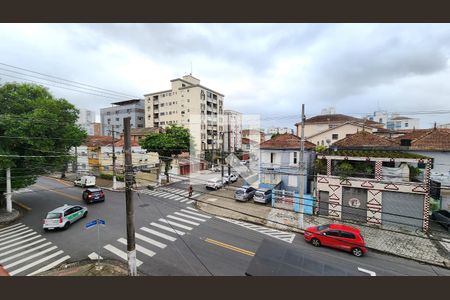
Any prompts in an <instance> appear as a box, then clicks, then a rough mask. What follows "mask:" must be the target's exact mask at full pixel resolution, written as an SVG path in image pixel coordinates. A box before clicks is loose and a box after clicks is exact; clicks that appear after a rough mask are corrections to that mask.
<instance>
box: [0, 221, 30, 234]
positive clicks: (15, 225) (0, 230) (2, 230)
mask: <svg viewBox="0 0 450 300" xmlns="http://www.w3.org/2000/svg"><path fill="white" fill-rule="evenodd" d="M19 225H22V226H25V225H23V224H22V223H17V224H14V225H11V226H7V227H3V228H2V229H0V233H1V232H4V231H5V230H7V229H11V228H14V227H17V226H19Z"/></svg>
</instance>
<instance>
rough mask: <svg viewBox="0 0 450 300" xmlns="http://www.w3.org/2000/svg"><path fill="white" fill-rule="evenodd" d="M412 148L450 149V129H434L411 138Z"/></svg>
mask: <svg viewBox="0 0 450 300" xmlns="http://www.w3.org/2000/svg"><path fill="white" fill-rule="evenodd" d="M409 149H411V150H430V151H450V130H448V129H432V130H429V131H428V132H427V133H425V134H424V135H422V136H421V137H418V138H416V139H414V140H411V146H410V147H409Z"/></svg>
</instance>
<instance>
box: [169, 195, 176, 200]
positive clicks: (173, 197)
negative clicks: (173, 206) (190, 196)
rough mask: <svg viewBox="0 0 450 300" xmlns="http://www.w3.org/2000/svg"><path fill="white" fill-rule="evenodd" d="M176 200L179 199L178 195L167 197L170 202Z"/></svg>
mask: <svg viewBox="0 0 450 300" xmlns="http://www.w3.org/2000/svg"><path fill="white" fill-rule="evenodd" d="M175 198H178V196H177V195H172V196H170V197H167V199H170V200H174V199H175Z"/></svg>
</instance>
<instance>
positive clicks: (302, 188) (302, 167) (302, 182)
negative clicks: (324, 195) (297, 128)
mask: <svg viewBox="0 0 450 300" xmlns="http://www.w3.org/2000/svg"><path fill="white" fill-rule="evenodd" d="M304 153H305V104H302V130H301V140H300V161H299V171H300V189H299V193H298V194H299V195H298V196H299V207H300V213H301V216H300V218H301V224H299V225H300V228H303V213H304V210H305V209H304V207H303V197H304V195H305V162H304Z"/></svg>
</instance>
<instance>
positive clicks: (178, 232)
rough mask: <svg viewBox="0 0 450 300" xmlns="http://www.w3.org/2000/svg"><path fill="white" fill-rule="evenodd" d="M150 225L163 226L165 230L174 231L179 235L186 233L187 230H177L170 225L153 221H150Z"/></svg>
mask: <svg viewBox="0 0 450 300" xmlns="http://www.w3.org/2000/svg"><path fill="white" fill-rule="evenodd" d="M150 225H152V226H155V227H158V228H161V229H164V230H167V231H169V232H172V233H175V234H178V235H184V234H185V232H183V231H180V230H175V229H172V228H170V227H167V226H164V225H161V224H158V223H154V222H152V223H150Z"/></svg>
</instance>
